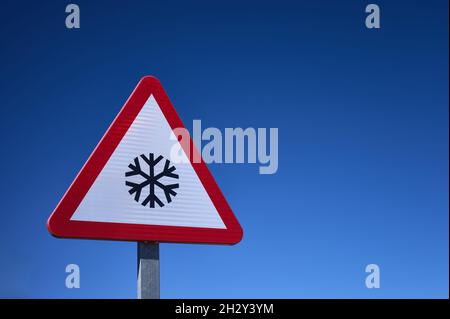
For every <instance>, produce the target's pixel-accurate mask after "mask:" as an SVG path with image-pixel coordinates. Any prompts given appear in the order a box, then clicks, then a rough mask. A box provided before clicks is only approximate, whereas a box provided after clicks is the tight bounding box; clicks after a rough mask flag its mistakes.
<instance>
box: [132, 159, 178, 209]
mask: <svg viewBox="0 0 450 319" xmlns="http://www.w3.org/2000/svg"><path fill="white" fill-rule="evenodd" d="M140 158H141V159H142V160H143V161H144V162H145V164H146V166H148V173H146V172H145V171H144V170H142V168H141V163H140ZM140 158H139V157H135V158H134V163H132V164H130V165H128V168H130V171H128V172H126V173H125V176H126V177H131V176H140V177H142V178H144V181H142V182H140V183H135V182H131V181H125V185H126V186H129V187H130V189H129V191H128V193H130V195H133V194H134V200H135V201H136V202H138V203H139V200H140V198H141V194H142V191H143V189H145V188H147V187H148V189H149V192H148V195H147V196H146V197H145V199H144V200H143V201H142V202H141V205H142V206H147V204H150V205H149V206H150V207H151V208H154V207H155V202H156V203H157V204H158V205H159V207H163V206H164V203H163V202H162V201H161V199H160V198H159V197H158V195H157V192H156V187H158V188H159V189H160V190H161V191H163V192H164V195H165V197H166V201H167V203H170V202H171V201H172V197H171V196H173V197H174V196H176V195H177V193H176V192H175V191H174V189H176V188H178V187H179V185H178V183H177V184H168V185H165V184H163V183H162V182H161V179H162V178H165V179H166V178H173V179H178V174H175V173H174V171H175V170H176V168H175V166H173V165H172V166H171V165H170V161H169V160H167V159H166V162H165V164H164V168H163V169H162V171H161V172H160V173H158V174H155V170H156V165H157V164H158V163H159V162H160V161H161V160H162V159H163V158H164V157H163V156H161V155H159V156H158V157H157V158H156V159H155V157H154V154H153V153H149V156H148V157H147V156H146V155H144V154H142V155H140ZM145 164H144V165H145Z"/></svg>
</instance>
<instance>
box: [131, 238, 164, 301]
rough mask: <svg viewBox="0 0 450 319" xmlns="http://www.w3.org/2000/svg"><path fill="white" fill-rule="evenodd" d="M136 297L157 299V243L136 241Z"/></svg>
mask: <svg viewBox="0 0 450 319" xmlns="http://www.w3.org/2000/svg"><path fill="white" fill-rule="evenodd" d="M137 255H138V261H137V262H138V274H137V297H138V299H159V291H160V289H159V244H158V243H150V242H138V243H137Z"/></svg>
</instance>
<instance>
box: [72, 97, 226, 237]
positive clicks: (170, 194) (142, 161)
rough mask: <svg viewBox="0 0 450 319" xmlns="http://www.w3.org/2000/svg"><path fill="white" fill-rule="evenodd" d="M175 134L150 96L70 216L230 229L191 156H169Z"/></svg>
mask: <svg viewBox="0 0 450 319" xmlns="http://www.w3.org/2000/svg"><path fill="white" fill-rule="evenodd" d="M171 134H172V135H173V133H172V129H171V127H170V125H169V123H168V122H167V120H166V118H165V117H164V115H163V113H162V111H161V109H160V106H159V105H158V103H157V102H156V100H155V98H154V97H153V95H150V97H149V98H148V100H147V102H146V103H145V105H144V106H143V107H142V109H141V110H140V112H139V114H138V115H137V117H136V119H135V120H134V122H133V123H132V124H131V126H130V128H129V129H128V131H127V132H126V133H125V135H124V136H123V138H122V140H121V141H120V143H119V145H118V146H117V148H116V149H115V151H114V152H113V154H112V155H111V157H110V158H109V160H108V162H107V163H106V165H105V166H104V167H103V170H102V171H101V172H100V174H99V175H98V176H97V178H96V180H95V182H94V183H93V184H92V186H91V187H90V189H89V191H88V192H87V194H86V195H85V197H84V198H83V200H82V201H81V203H80V204H79V206H78V207H77V209H76V210H75V212H74V214H73V215H72V217H71V218H70V220H72V221H90V222H109V223H124V224H142V225H160V226H185V227H204V228H215V229H225V228H226V226H225V224H224V222H223V221H222V219H221V217H220V215H219V213H218V211H217V209H216V208H215V206H214V204H213V203H212V201H211V199H210V197H209V196H208V194H207V192H206V190H205V188H204V186H203V184H202V183H201V181H200V180H199V178H198V176H197V174H196V172H195V171H194V169H193V167H192V164H191V163H190V161H188V160H185V161H182V163H172V162H171V161H170V151H171V149H172V147H173V146H174V144H175V143H178V144H179V142H178V141H177V140H176V139H171ZM178 146H179V149H180V150H181V152H183V150H182V148H181V146H180V145H178ZM182 156H184V157H186V154H185V153H184V152H183V154H182Z"/></svg>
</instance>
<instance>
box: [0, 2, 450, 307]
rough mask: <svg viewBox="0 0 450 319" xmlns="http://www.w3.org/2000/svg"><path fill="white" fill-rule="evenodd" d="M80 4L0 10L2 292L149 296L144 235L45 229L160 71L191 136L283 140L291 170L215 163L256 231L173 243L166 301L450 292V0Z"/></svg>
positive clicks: (7, 5)
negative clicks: (139, 88) (73, 271)
mask: <svg viewBox="0 0 450 319" xmlns="http://www.w3.org/2000/svg"><path fill="white" fill-rule="evenodd" d="M75 3H77V4H79V6H80V8H81V29H79V30H68V29H66V28H65V25H64V20H65V16H66V14H65V12H64V10H65V5H66V3H64V2H55V1H37V2H36V1H34V2H33V1H29V3H25V2H24V3H22V2H17V1H6V2H2V9H1V10H0V26H1V27H0V41H1V50H0V61H1V62H0V63H1V77H0V96H1V98H2V106H1V108H0V111H1V114H0V130H1V134H0V143H1V147H2V156H1V159H0V162H1V166H2V168H3V169H2V183H1V184H0V185H1V186H0V187H1V198H2V203H3V205H2V209H1V220H2V222H1V225H2V231H1V232H0V252H1V255H0V297H26V298H29V297H38V298H47V297H51V298H56V297H68V298H75V297H81V298H91V297H92V298H101V297H113V298H134V297H135V295H136V244H135V243H126V242H108V241H89V240H69V239H56V238H53V237H51V236H50V235H49V234H48V232H47V229H46V227H45V224H46V220H47V218H48V216H49V215H50V213H51V212H52V210H53V209H54V207H55V205H56V204H57V203H58V201H59V200H60V198H61V196H62V195H63V193H64V192H65V191H66V189H67V187H68V186H69V185H70V183H71V182H72V180H73V178H74V177H75V175H76V173H77V172H78V170H79V169H80V168H81V166H82V165H83V163H84V161H85V160H86V159H87V157H88V156H89V154H90V153H91V151H92V150H93V148H94V147H95V145H96V144H97V142H98V141H99V139H100V138H101V137H102V135H103V133H104V132H105V130H106V128H107V127H108V126H109V124H110V123H111V121H112V120H113V118H114V117H115V115H116V114H117V112H118V111H119V110H120V108H121V106H122V104H123V103H124V101H125V100H126V99H127V97H128V96H129V94H130V93H131V91H132V89H133V88H134V86H135V85H136V83H137V82H138V80H139V79H140V78H141V77H142V76H143V75H148V74H151V75H155V76H157V77H158V78H159V79H160V80H161V82H162V84H163V85H164V87H165V89H166V91H167V93H168V95H169V97H170V98H171V100H172V102H173V104H174V106H175V107H176V109H177V110H178V112H179V114H180V116H181V118H182V119H183V121H184V122H185V124H186V125H187V126H188V127H190V126H191V125H192V120H194V119H201V120H202V124H203V125H204V126H214V127H218V128H225V127H238V126H240V127H244V128H245V127H250V126H251V127H278V128H279V147H280V151H279V159H280V160H279V170H278V172H277V174H275V175H259V174H258V168H257V166H255V165H251V164H240V165H230V164H228V165H225V164H222V165H217V164H216V165H211V166H210V168H211V170H212V173H213V175H214V176H215V177H216V180H217V182H218V184H219V185H220V187H221V188H222V190H223V192H224V194H225V196H226V197H227V199H228V201H229V203H230V205H231V207H232V208H233V210H234V212H235V213H236V215H237V216H238V218H239V220H240V222H241V224H242V226H243V228H244V239H243V241H242V242H241V243H240V244H238V245H236V246H232V247H228V246H205V245H183V244H163V245H161V296H162V297H165V298H169V297H176V298H178V297H194V298H195V297H288V298H291V297H296V298H311V297H319V298H320V297H326V298H332V297H360V298H380V297H388V298H389V297H448V279H449V278H448V270H449V269H448V267H449V266H448V265H449V264H448V262H449V259H448V249H449V247H448V236H449V232H448V231H449V229H448V222H449V220H448V209H449V200H448V184H449V170H448V168H449V148H448V145H449V140H448V133H449V122H448V121H449V120H448V116H449V114H448V110H449V100H448V85H449V83H448V82H449V78H448V68H449V64H448V54H449V48H448V1H446V0H442V1H375V3H377V4H379V5H380V7H381V10H382V12H381V18H382V20H381V24H382V28H381V30H377V31H375V30H367V29H366V28H365V27H364V18H365V13H364V8H365V5H366V4H368V3H369V2H366V1H339V2H338V1H312V0H310V1H292V2H286V1H276V2H274V1H222V2H217V1H189V2H174V1H171V2H167V1H166V2H164V1H145V2H144V1H139V2H138V1H128V2H126V1H76V2H75ZM69 263H76V264H78V265H80V267H81V288H80V289H78V290H77V289H73V290H68V289H66V288H65V285H64V280H65V276H66V274H65V271H64V270H65V266H66V265H67V264H69ZM370 263H376V264H378V265H379V266H380V268H381V288H380V289H378V290H373V289H372V290H369V289H366V288H365V285H364V279H365V275H366V274H365V272H364V268H365V266H366V265H367V264H370Z"/></svg>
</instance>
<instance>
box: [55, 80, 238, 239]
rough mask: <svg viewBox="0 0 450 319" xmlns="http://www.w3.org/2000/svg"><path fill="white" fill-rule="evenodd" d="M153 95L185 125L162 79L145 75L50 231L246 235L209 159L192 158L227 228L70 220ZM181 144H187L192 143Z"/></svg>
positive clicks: (176, 124) (172, 120) (90, 235)
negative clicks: (216, 177) (163, 85)
mask: <svg viewBox="0 0 450 319" xmlns="http://www.w3.org/2000/svg"><path fill="white" fill-rule="evenodd" d="M150 94H153V96H154V97H155V99H156V101H157V103H158V105H159V106H160V108H161V111H162V112H163V114H164V116H165V117H166V119H167V121H168V122H169V125H170V127H171V128H172V130H173V129H175V128H184V127H185V126H184V125H183V123H182V121H181V119H180V117H179V116H178V114H177V112H176V111H175V108H174V107H173V106H172V103H171V102H170V100H169V98H168V96H167V94H166V93H165V91H164V89H163V88H162V86H161V83H160V82H159V81H158V79H156V78H154V77H152V76H145V77H143V78H142V79H141V80H140V81H139V83H138V85H137V86H136V88H135V89H134V91H133V93H131V96H130V97H129V98H128V100H127V101H126V102H125V105H124V106H123V107H122V109H121V110H120V112H119V114H118V115H117V117H116V118H115V119H114V121H113V123H112V124H111V126H110V127H109V128H108V130H107V131H106V133H105V135H104V136H103V138H102V139H101V140H100V142H99V144H98V145H97V147H96V148H95V149H94V151H93V152H92V154H91V156H90V157H89V159H88V160H87V161H86V163H85V164H84V166H83V167H82V168H81V171H80V172H79V173H78V175H77V177H76V178H75V180H74V181H73V183H72V185H70V187H69V189H68V190H67V192H66V193H65V194H64V196H63V198H62V199H61V201H60V202H59V204H58V205H57V207H56V208H55V210H54V211H53V213H52V215H51V216H50V218H49V219H48V222H47V228H48V230H49V232H50V233H51V234H52V235H54V236H56V237H69V238H86V239H107V240H125V241H155V242H177V243H209V244H236V243H238V242H239V241H240V240H241V239H242V235H243V233H242V228H241V226H240V225H239V222H238V221H237V219H236V217H235V216H234V214H233V212H232V210H231V208H230V206H229V205H228V203H227V201H226V200H225V197H224V196H223V194H222V192H221V191H220V188H219V186H217V184H216V182H215V180H214V178H213V176H212V175H211V173H210V171H209V169H208V167H207V166H206V164H205V163H204V162H203V160H202V161H201V162H200V163H193V162H192V160H191V163H192V166H193V168H194V170H195V172H196V173H197V175H198V177H199V179H200V181H201V182H202V184H203V186H204V187H205V189H206V191H207V193H208V195H209V197H210V198H211V200H212V202H213V204H214V206H215V207H216V209H217V211H218V212H219V215H220V217H221V218H222V220H223V222H224V224H225V226H226V227H227V228H226V229H214V228H199V227H181V226H156V225H137V224H123V223H109V222H89V221H75V220H74V221H72V220H70V218H71V217H72V215H73V214H74V212H75V210H76V209H77V207H78V205H79V204H80V203H81V201H82V200H83V198H84V196H85V195H86V193H87V192H88V190H89V189H90V187H91V186H92V184H93V183H94V181H95V179H96V178H97V176H98V175H99V174H100V172H101V171H102V169H103V167H104V166H105V164H106V163H107V162H108V160H109V158H110V156H111V155H112V153H113V152H114V150H115V149H116V147H117V146H118V145H119V143H120V141H121V140H122V138H123V136H124V135H125V133H126V132H127V130H128V128H129V127H130V126H131V124H132V123H133V121H134V120H135V118H136V116H137V115H138V114H139V111H140V110H141V109H142V107H143V106H144V104H145V102H146V101H147V99H148V98H149V96H150ZM181 144H182V146H183V147H184V148H185V145H186V144H187V143H181ZM190 144H191V147H192V148H191V149H192V152H191V155H194V156H199V153H198V151H197V150H196V148H195V146H194V145H193V142H192V140H191V141H190ZM185 152H186V154H189V150H187V149H186V148H185ZM191 158H192V156H191Z"/></svg>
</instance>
